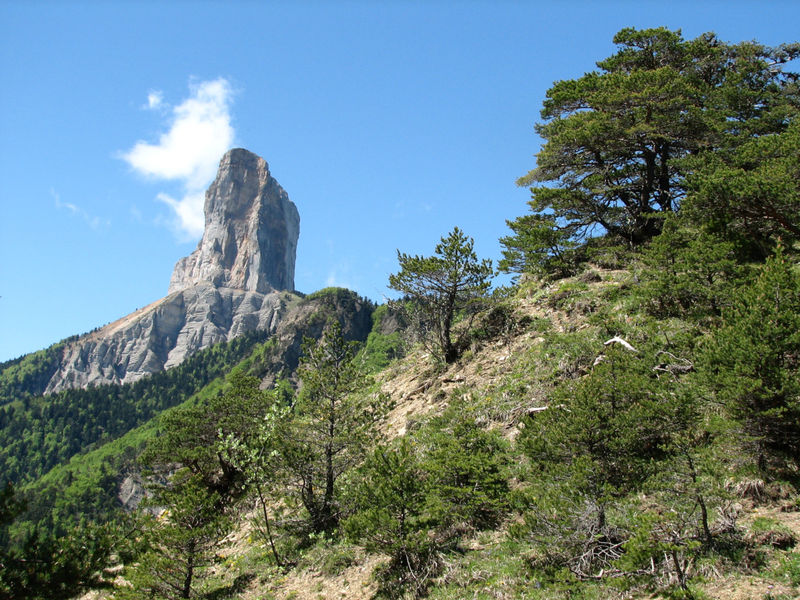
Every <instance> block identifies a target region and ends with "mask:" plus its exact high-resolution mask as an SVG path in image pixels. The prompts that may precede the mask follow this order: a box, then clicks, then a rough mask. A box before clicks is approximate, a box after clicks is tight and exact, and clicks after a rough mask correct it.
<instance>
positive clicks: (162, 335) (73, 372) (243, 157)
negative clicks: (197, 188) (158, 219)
mask: <svg viewBox="0 0 800 600" xmlns="http://www.w3.org/2000/svg"><path fill="white" fill-rule="evenodd" d="M205 219H206V224H205V231H204V233H203V238H202V239H201V240H200V243H199V244H198V246H197V249H196V250H195V251H194V252H193V253H192V254H191V255H189V256H187V257H186V258H183V259H181V260H179V261H178V263H177V264H176V265H175V270H174V272H173V274H172V279H171V281H170V285H169V292H168V296H167V297H165V298H162V299H161V300H158V301H157V302H154V303H153V304H151V305H150V306H147V307H146V308H143V309H141V310H138V311H136V312H135V313H132V314H130V315H128V316H127V317H124V318H122V319H120V320H118V321H116V322H114V323H111V324H110V325H106V326H105V327H103V328H101V329H99V330H97V331H95V332H93V333H91V334H88V335H85V336H82V337H80V338H78V339H77V340H76V341H74V342H72V343H70V344H68V345H67V346H66V347H65V348H64V350H63V354H62V358H61V360H60V361H59V366H58V369H57V370H56V371H55V373H54V374H53V376H52V378H51V379H50V381H49V383H48V384H47V388H46V392H47V393H51V392H56V391H59V390H61V389H64V388H72V387H86V386H88V385H96V384H102V383H128V382H131V381H135V380H136V379H139V378H141V377H143V376H145V375H148V374H150V373H155V372H157V371H160V370H162V369H167V368H169V367H171V366H173V365H177V364H179V363H180V362H181V361H182V360H183V359H184V358H186V357H187V356H189V355H191V354H192V353H194V352H196V351H197V350H200V349H202V348H205V347H207V346H210V345H211V344H215V343H217V342H221V341H226V340H230V339H232V338H234V337H237V336H239V335H241V334H242V333H245V332H247V331H252V330H254V329H263V330H266V331H269V332H274V331H275V330H276V328H277V325H278V323H279V322H280V320H281V318H282V317H283V316H284V314H285V312H286V307H287V304H288V303H289V301H290V300H291V298H292V297H293V296H294V295H293V294H291V293H288V292H291V291H292V290H294V267H295V255H296V250H297V239H298V236H299V230H300V217H299V215H298V212H297V208H296V207H295V205H294V204H293V203H292V202H291V201H290V200H289V197H288V196H287V194H286V192H285V191H284V190H283V188H282V187H281V186H280V185H279V184H278V182H277V181H275V179H274V178H273V177H272V176H271V175H270V173H269V167H268V166H267V163H266V162H265V161H264V160H263V159H262V158H259V157H258V156H256V155H255V154H253V153H251V152H248V151H247V150H243V149H234V150H231V151H229V152H228V153H226V154H225V156H223V157H222V160H221V161H220V167H219V171H218V173H217V177H216V179H215V180H214V183H212V184H211V186H210V187H209V189H208V191H207V192H206V201H205Z"/></svg>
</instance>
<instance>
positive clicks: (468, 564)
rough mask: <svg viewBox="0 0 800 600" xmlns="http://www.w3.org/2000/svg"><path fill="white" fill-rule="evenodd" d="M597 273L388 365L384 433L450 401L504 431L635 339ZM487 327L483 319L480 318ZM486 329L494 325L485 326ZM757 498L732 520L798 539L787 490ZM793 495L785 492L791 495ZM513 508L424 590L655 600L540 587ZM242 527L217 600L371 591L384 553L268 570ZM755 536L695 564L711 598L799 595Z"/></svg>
mask: <svg viewBox="0 0 800 600" xmlns="http://www.w3.org/2000/svg"><path fill="white" fill-rule="evenodd" d="M597 273H598V274H599V276H592V277H588V278H587V277H585V276H584V277H583V278H575V279H572V280H563V281H560V282H557V283H555V284H552V285H540V284H536V285H530V286H527V287H526V286H523V287H522V288H521V290H520V291H519V293H518V294H517V296H516V297H515V298H514V299H513V300H512V301H510V304H509V305H510V306H512V307H513V317H512V318H510V319H507V320H505V321H503V320H502V319H501V320H500V325H499V326H497V323H494V326H485V327H484V328H483V330H482V331H481V332H480V333H479V335H478V336H477V338H478V339H476V340H475V341H474V343H473V345H472V348H470V349H469V350H468V351H467V352H466V353H465V355H464V357H463V358H462V360H460V361H459V362H458V363H457V364H455V365H452V366H450V367H449V368H447V369H446V370H444V371H439V370H437V369H435V368H434V366H433V365H432V364H431V363H430V361H429V357H427V356H425V355H424V354H421V353H420V352H419V351H417V352H415V353H412V354H411V355H409V356H408V357H406V358H404V359H401V360H398V361H394V362H393V363H391V364H390V365H389V366H388V367H387V368H386V369H385V370H384V371H383V372H382V373H381V374H380V375H379V380H380V381H381V385H382V390H383V391H384V392H385V393H388V394H389V395H390V396H391V397H392V399H393V400H394V401H395V402H396V403H397V406H396V408H395V409H394V410H393V411H392V413H391V415H390V417H389V419H388V421H387V424H386V429H387V432H388V433H389V435H390V436H397V435H403V434H404V433H405V432H406V431H407V430H408V428H409V427H413V425H414V423H418V422H420V421H422V420H424V419H425V418H426V417H428V416H431V415H435V414H439V413H441V411H442V410H443V409H444V407H446V406H447V405H448V403H449V402H451V401H453V400H454V399H455V398H459V399H461V401H462V402H467V403H468V405H469V406H470V408H471V410H473V411H474V414H475V416H476V419H478V420H480V421H481V422H482V424H483V425H484V426H485V427H494V428H501V429H502V431H503V432H504V434H505V435H506V436H507V437H508V438H509V439H513V438H514V437H515V436H516V434H517V432H518V430H519V429H518V428H519V426H520V422H521V419H522V418H523V416H524V415H525V414H526V412H527V411H529V410H530V409H531V408H535V407H538V406H543V405H545V404H546V402H547V398H548V394H549V392H550V390H551V389H552V388H553V386H554V385H555V383H556V382H557V381H558V380H559V379H562V378H574V377H581V376H582V374H584V373H586V372H587V371H588V370H589V369H591V365H592V363H593V361H594V360H595V358H596V357H597V356H598V355H599V354H601V353H602V352H603V342H604V341H605V340H607V339H609V338H610V337H613V336H614V335H622V336H623V337H625V338H626V339H627V340H628V341H629V342H630V343H632V344H633V345H637V344H639V343H642V342H644V341H645V338H646V337H647V336H648V335H652V334H651V333H648V327H647V326H648V325H650V323H647V321H648V318H647V317H645V316H644V315H641V314H638V313H637V312H636V310H635V308H634V303H633V302H632V301H631V299H630V294H628V291H629V290H630V289H632V286H633V279H632V276H631V274H630V273H629V272H626V271H600V270H598V271H597ZM484 325H486V324H484ZM490 325H491V324H490ZM689 330H690V327H689V326H688V325H687V324H686V323H684V322H682V321H680V320H669V321H664V322H661V323H659V333H660V335H663V336H665V339H667V338H670V339H676V338H681V337H682V336H683V337H687V336H689V334H690V333H691V332H690V331H689ZM762 491H763V495H762V496H761V497H758V496H757V495H756V497H749V496H748V495H747V494H746V493H745V494H742V495H740V496H738V497H734V501H735V503H736V504H737V505H738V506H739V508H740V511H741V513H740V517H739V521H738V523H739V526H740V527H741V528H743V530H744V531H745V532H749V533H746V537H748V538H749V539H753V538H754V536H757V535H759V533H758V532H759V530H763V529H765V528H766V529H767V530H785V531H788V532H790V533H791V535H793V536H794V537H795V539H800V517H798V514H800V513H799V512H798V502H800V499H799V498H798V497H797V496H796V492H794V491H793V490H792V491H790V493H789V495H786V494H784V495H783V497H781V493H780V491H775V490H773V491H772V494H771V495H770V493H769V492H768V491H767V490H762ZM793 494H794V495H793ZM517 518H518V517H517V516H516V515H512V517H511V518H510V519H509V521H508V522H506V523H505V524H503V525H502V526H501V527H500V528H498V529H497V530H496V531H488V532H481V533H478V534H476V535H474V536H473V537H472V538H469V539H466V540H465V541H464V542H462V544H461V545H460V547H459V552H456V553H453V554H451V555H448V556H446V557H445V562H446V568H445V570H444V573H443V574H442V575H441V576H440V577H439V579H438V580H437V583H436V585H434V586H433V588H432V589H431V592H430V596H429V597H430V598H431V599H433V600H455V599H459V598H486V599H488V598H509V599H511V598H514V599H516V598H531V599H542V600H543V599H545V598H547V599H554V598H575V597H582V598H597V599H600V598H615V597H620V598H621V597H626V598H657V597H660V596H658V595H655V596H654V595H652V594H651V593H649V592H645V591H640V592H638V593H633V592H621V591H620V590H618V589H616V588H615V587H613V585H609V584H607V583H605V582H601V583H590V582H589V583H586V584H585V585H583V586H582V588H581V590H580V592H578V595H576V592H575V590H574V589H573V590H572V591H571V592H570V591H567V590H566V589H559V588H558V587H557V586H556V587H553V586H549V587H541V586H540V583H539V582H537V581H536V580H535V578H534V576H533V574H532V571H531V569H530V565H529V559H530V548H529V547H527V546H526V544H525V542H524V541H521V540H517V539H514V538H512V537H510V536H508V535H507V529H508V527H509V526H510V525H511V524H512V523H513V522H514V521H515V520H516V519H517ZM253 540H254V536H252V535H251V534H250V530H249V526H247V525H246V524H245V522H244V521H243V524H242V526H241V529H240V530H239V533H238V534H237V535H236V536H235V538H234V540H233V541H232V544H231V547H230V548H229V549H228V552H227V553H226V554H227V556H226V560H225V561H224V562H223V563H222V565H220V567H219V568H218V570H217V583H218V584H222V583H223V582H231V581H234V580H237V578H239V579H238V581H249V585H248V586H247V587H246V588H245V589H242V590H234V589H233V588H228V590H229V593H228V594H227V595H224V596H223V597H230V598H242V599H246V600H249V599H256V598H282V599H289V598H292V599H295V600H299V599H308V600H312V599H314V600H317V599H320V598H345V597H346V598H364V599H366V598H371V597H372V596H373V594H374V591H375V583H374V580H373V579H372V575H371V574H372V571H373V569H374V568H375V566H376V565H379V564H380V563H381V561H382V559H381V557H375V556H367V555H365V554H364V553H363V551H362V550H360V549H359V548H354V547H350V546H348V545H347V544H344V543H340V544H332V545H331V544H325V543H320V544H318V545H317V546H316V547H314V548H312V549H311V550H310V551H308V552H307V553H306V554H305V555H304V556H303V557H302V558H301V561H300V563H299V565H298V566H297V568H295V569H294V570H293V571H291V572H289V573H288V574H284V573H281V572H278V571H276V570H274V569H271V568H270V567H269V566H268V564H267V563H268V560H269V559H268V555H267V552H266V550H265V549H264V548H261V547H260V546H259V545H258V543H257V542H255V541H253ZM764 540H765V541H764V543H763V544H761V545H759V543H758V542H757V541H756V542H755V543H754V544H753V548H754V549H753V553H754V555H757V556H755V558H753V560H752V561H751V563H750V566H747V565H744V564H739V565H737V564H731V562H729V561H726V560H723V559H722V558H720V559H718V560H716V561H714V560H710V561H708V562H706V563H704V564H702V565H697V566H696V567H695V568H696V571H697V573H698V574H699V577H697V579H696V581H698V582H699V589H700V592H701V593H705V594H706V597H709V598H721V599H725V600H744V599H745V598H763V599H764V600H767V599H769V600H777V599H782V600H788V599H790V598H797V597H800V596H799V595H798V594H800V552H799V551H798V550H797V549H794V550H793V549H791V548H789V549H783V550H781V549H778V548H775V547H773V546H772V545H770V544H769V541H768V539H767V537H764ZM751 558H752V557H751Z"/></svg>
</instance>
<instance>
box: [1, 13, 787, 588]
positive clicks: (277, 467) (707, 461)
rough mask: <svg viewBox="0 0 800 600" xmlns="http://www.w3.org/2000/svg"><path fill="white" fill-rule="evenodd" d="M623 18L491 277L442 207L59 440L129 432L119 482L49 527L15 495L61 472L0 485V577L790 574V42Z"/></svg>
mask: <svg viewBox="0 0 800 600" xmlns="http://www.w3.org/2000/svg"><path fill="white" fill-rule="evenodd" d="M615 43H617V44H618V46H619V48H618V52H617V53H616V54H614V55H613V56H611V57H609V58H607V59H605V60H603V61H601V62H599V63H598V69H599V70H598V71H595V72H592V73H588V74H586V75H584V76H583V77H581V78H578V79H575V80H568V81H561V82H557V83H556V84H555V85H554V86H553V88H551V90H549V91H548V94H547V99H546V100H545V103H544V108H543V111H542V119H543V121H542V123H541V124H540V125H539V126H538V131H539V133H540V135H541V136H542V138H543V139H544V141H545V143H544V146H543V148H542V150H541V152H540V153H539V154H538V155H537V163H536V167H535V168H534V169H533V170H532V171H531V172H530V173H529V174H527V175H526V176H524V177H522V178H521V179H520V182H519V183H520V184H521V185H525V186H531V192H532V200H531V202H530V209H531V211H530V212H529V213H528V214H526V215H523V216H521V217H519V218H518V219H516V220H514V221H512V222H510V223H509V226H510V228H511V231H512V233H511V234H510V235H509V236H507V237H505V238H503V239H502V240H501V242H502V244H503V247H504V248H505V250H504V256H503V259H502V260H501V261H500V265H499V267H500V269H502V270H504V271H507V272H510V273H512V274H514V275H515V280H514V284H513V285H512V286H511V287H509V288H507V289H498V290H495V291H494V292H493V293H492V294H490V293H489V282H490V278H491V265H490V263H489V261H487V260H485V259H480V258H479V257H477V256H476V254H475V252H474V250H473V241H472V239H471V238H469V237H468V236H467V235H466V234H465V233H463V232H462V231H461V230H459V229H458V228H454V229H453V231H452V232H451V233H450V234H448V235H446V236H444V237H442V239H441V240H440V242H439V243H438V244H437V245H436V246H435V249H434V252H433V254H432V255H431V256H409V255H406V254H403V253H402V252H398V259H399V266H398V268H399V271H398V272H397V273H395V274H393V275H391V276H390V278H389V283H390V285H391V286H392V287H393V288H395V289H397V290H398V291H400V292H401V293H403V294H404V297H403V298H401V299H400V300H398V301H396V302H392V303H390V304H389V305H387V306H382V307H380V308H378V309H377V310H373V309H374V307H372V306H371V305H370V306H369V307H368V310H358V311H351V312H349V313H348V312H346V311H345V312H342V311H337V310H323V309H324V308H325V307H327V308H328V309H330V308H331V307H334V308H335V307H336V306H340V305H341V302H338V303H337V301H341V300H343V299H344V300H346V299H348V298H349V299H350V301H351V302H352V303H354V306H355V305H359V306H361V304H363V303H364V302H365V301H362V300H359V299H357V298H354V295H352V294H349V293H348V292H346V291H344V290H335V289H334V290H323V291H322V292H320V293H319V294H318V295H312V296H310V297H309V298H307V299H306V300H307V301H308V302H312V303H313V302H314V301H319V302H321V304H318V305H314V306H312V305H309V308H308V314H307V315H306V316H307V317H308V318H307V319H303V320H302V323H304V325H303V327H299V326H298V327H296V328H294V329H293V330H292V333H291V334H289V332H287V333H286V335H285V336H276V337H274V338H272V339H270V340H267V341H265V342H263V343H260V344H256V345H255V346H254V347H253V350H252V351H251V352H250V353H249V355H248V356H246V357H244V358H243V359H242V360H241V361H239V362H238V364H237V366H236V367H234V368H231V369H230V370H228V371H226V372H225V374H224V375H223V376H221V377H219V378H217V379H216V380H215V381H214V382H212V383H211V384H210V385H209V387H206V388H204V389H203V390H200V391H199V392H198V393H197V394H196V395H195V396H193V397H192V398H190V399H189V400H188V401H186V402H184V403H183V404H181V405H179V406H175V407H173V408H171V409H169V410H167V411H163V412H161V413H160V416H159V417H157V420H156V421H151V422H149V423H147V424H146V425H144V426H143V428H142V429H139V430H137V431H133V432H130V433H128V434H127V438H126V437H123V438H120V439H118V440H116V441H115V442H113V444H117V446H108V445H107V446H104V447H103V448H100V449H99V450H97V452H102V451H103V449H104V448H105V449H106V450H107V451H108V449H111V451H110V452H108V453H107V454H105V456H106V457H107V458H103V459H100V458H98V459H96V460H97V461H98V462H94V463H87V462H81V461H85V460H88V459H89V458H90V457H91V456H93V454H85V455H83V456H81V457H75V458H73V459H72V463H71V464H73V465H74V466H75V467H76V469H74V470H72V471H69V473H72V475H70V477H75V473H79V472H80V471H81V469H86V475H89V472H91V473H93V474H92V475H91V476H92V477H97V472H98V471H97V465H99V464H107V463H103V462H102V461H103V460H111V461H115V460H118V459H117V458H114V457H115V456H118V455H116V454H115V453H116V452H117V451H118V450H119V451H122V452H123V453H124V452H126V451H125V450H123V446H122V444H123V442H124V440H126V439H127V440H128V442H125V443H126V444H129V445H127V446H125V447H127V448H131V450H130V451H129V452H128V454H129V455H130V457H131V458H133V457H136V465H137V466H136V469H137V473H138V474H139V475H140V476H141V477H142V478H143V479H146V480H147V481H149V483H150V486H149V497H148V498H147V499H146V500H144V501H143V502H142V503H141V504H140V505H139V509H138V510H137V511H135V512H133V513H130V514H128V515H126V516H125V517H124V518H122V517H118V518H114V519H112V518H110V514H111V511H99V512H98V513H97V515H98V516H102V517H103V519H104V521H103V523H99V524H98V523H91V522H89V521H90V519H85V522H80V518H78V519H77V521H78V522H77V523H76V524H77V527H78V529H70V530H65V531H63V532H62V531H58V532H55V533H51V534H48V535H43V534H42V533H41V531H40V529H39V528H38V527H30V526H29V527H25V526H21V525H20V523H21V522H22V523H25V519H26V517H25V513H24V512H23V507H22V506H21V505H20V498H22V497H24V491H25V489H28V490H41V491H37V492H36V493H39V494H44V490H45V489H48V490H52V489H53V487H48V488H46V487H38V488H37V487H36V486H46V485H48V484H46V483H44V482H47V481H48V477H53V475H52V473H55V471H54V472H52V473H51V474H49V475H45V477H44V478H42V479H40V480H38V482H32V483H30V484H27V486H26V488H25V489H23V494H22V495H20V494H17V493H15V491H14V489H13V488H11V487H7V488H6V490H5V492H4V493H3V495H2V497H0V523H1V524H2V529H1V530H0V535H2V539H0V542H2V543H3V547H5V548H7V550H4V551H3V554H2V555H0V559H2V562H3V570H2V571H0V597H9V598H11V597H14V598H23V597H30V598H56V597H69V596H70V595H75V594H77V593H78V592H80V591H85V590H86V589H89V588H94V589H95V591H93V592H90V595H89V596H87V598H88V597H93V598H97V597H109V598H121V599H122V598H144V597H148V598H209V599H210V598H216V599H221V598H241V599H248V600H249V599H255V598H261V599H263V598H281V599H287V600H288V599H289V598H293V599H298V598H304V599H305V598H308V599H311V598H314V599H316V598H364V599H366V598H419V597H428V598H432V599H435V600H444V599H455V598H487V599H488V598H522V599H541V600H544V599H559V598H564V599H567V598H569V599H575V598H585V599H601V598H602V599H605V598H685V599H692V598H693V599H700V598H727V599H731V600H733V599H736V600H739V599H741V600H744V599H745V598H759V599H764V600H767V599H770V600H777V599H779V598H780V599H782V600H790V599H791V598H796V597H798V596H799V595H800V552H798V549H797V548H796V545H797V541H798V537H799V536H800V477H799V476H798V468H800V464H798V456H800V268H799V265H798V251H800V245H799V244H800V229H798V223H800V184H799V183H798V182H800V95H798V91H799V90H798V87H797V85H798V80H797V76H796V75H795V74H794V73H792V72H790V71H788V70H787V68H786V65H788V64H790V63H791V61H793V60H795V59H796V58H797V57H798V55H800V45H797V44H790V45H783V46H780V47H776V48H767V47H764V46H761V45H759V44H757V43H755V42H746V43H741V44H727V43H724V42H722V41H720V40H718V39H717V38H716V37H715V36H713V35H711V34H707V35H703V36H700V37H699V38H697V39H694V40H684V39H683V38H682V37H681V35H680V33H678V32H672V31H668V30H666V29H650V30H644V31H637V30H633V29H626V30H623V31H621V32H620V33H619V34H617V36H616V37H615ZM346 314H349V315H351V317H354V315H360V316H359V318H361V319H364V318H366V319H370V318H371V333H369V335H368V336H367V335H366V331H365V333H364V335H362V336H360V337H359V336H354V335H348V332H352V330H353V327H352V324H353V321H352V320H348V319H345V318H343V317H344V315H346ZM298 323H300V321H298ZM303 333H305V334H306V335H305V339H304V340H303V341H302V342H301V338H303V337H304V336H303ZM267 358H269V359H270V361H271V363H270V364H273V365H278V364H279V360H284V361H287V362H286V363H285V364H286V366H285V368H284V369H283V370H278V371H276V370H275V369H265V368H264V364H265V360H266V359H267ZM290 360H291V361H295V362H289V361H290ZM16 364H19V365H22V364H23V362H19V363H15V365H16ZM25 364H27V363H25ZM31 364H33V363H31ZM42 364H44V365H46V364H47V360H42ZM15 365H12V366H15ZM231 366H232V365H231ZM36 379H37V378H36V377H31V378H30V380H31V381H35V380H36ZM9 389H11V388H9ZM22 401H24V399H23V400H22ZM37 402H38V403H40V404H41V405H42V406H46V405H47V404H48V399H47V398H44V399H41V400H36V399H30V400H29V407H28V408H26V410H28V409H29V408H30V407H31V406H32V407H34V409H35V407H36V406H37ZM15 410H16V409H15ZM43 422H44V421H43ZM94 456H99V455H94ZM117 464H118V463H117ZM131 464H132V463H131ZM80 465H84V466H80ZM90 465H91V466H90ZM58 468H59V469H62V468H64V465H61V466H60V467H58ZM61 472H62V473H65V471H61ZM100 474H101V476H103V475H104V473H103V470H102V467H100ZM105 474H106V475H108V477H109V478H110V481H118V480H117V479H114V477H115V476H118V475H119V474H120V473H119V471H118V470H117V471H116V472H115V471H114V470H111V469H107V472H106V473H105ZM50 481H51V482H52V481H53V480H52V479H50ZM56 481H59V482H62V481H64V480H56ZM81 481H85V480H84V479H81ZM58 485H61V483H59V484H58ZM64 485H71V484H69V483H64ZM99 485H100V487H102V486H103V485H104V484H99ZM91 489H92V488H90V487H86V488H84V493H91ZM105 497H108V496H105ZM31 501H32V502H36V498H35V496H32V497H31ZM75 516H78V515H77V514H75ZM92 516H94V515H92ZM28 518H29V517H28ZM46 518H47V517H46V515H45V516H43V517H42V519H43V521H46ZM15 519H16V523H14V520H15ZM43 521H42V522H43ZM28 522H29V523H33V521H28ZM33 565H35V568H33Z"/></svg>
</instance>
